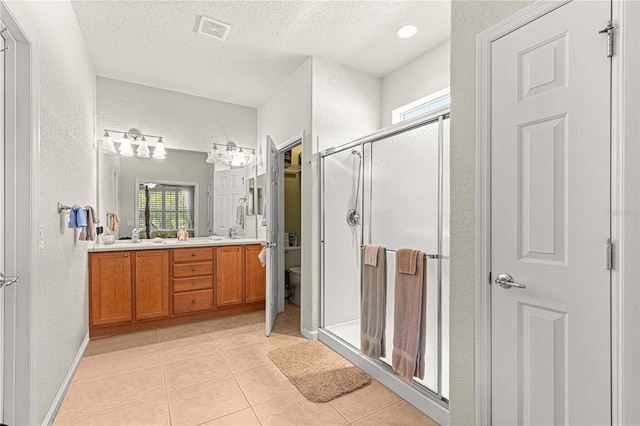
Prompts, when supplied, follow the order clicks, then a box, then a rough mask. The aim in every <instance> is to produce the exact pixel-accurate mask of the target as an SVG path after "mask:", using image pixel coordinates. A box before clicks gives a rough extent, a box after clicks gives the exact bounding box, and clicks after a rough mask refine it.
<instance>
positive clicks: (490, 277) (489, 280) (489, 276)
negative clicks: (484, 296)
mask: <svg viewBox="0 0 640 426" xmlns="http://www.w3.org/2000/svg"><path fill="white" fill-rule="evenodd" d="M489 285H491V271H489Z"/></svg>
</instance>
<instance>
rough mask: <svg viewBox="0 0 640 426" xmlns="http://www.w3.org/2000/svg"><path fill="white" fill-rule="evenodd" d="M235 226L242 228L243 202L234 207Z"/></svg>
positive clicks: (240, 201)
mask: <svg viewBox="0 0 640 426" xmlns="http://www.w3.org/2000/svg"><path fill="white" fill-rule="evenodd" d="M236 225H238V226H244V202H243V201H242V200H239V201H238V205H237V206H236Z"/></svg>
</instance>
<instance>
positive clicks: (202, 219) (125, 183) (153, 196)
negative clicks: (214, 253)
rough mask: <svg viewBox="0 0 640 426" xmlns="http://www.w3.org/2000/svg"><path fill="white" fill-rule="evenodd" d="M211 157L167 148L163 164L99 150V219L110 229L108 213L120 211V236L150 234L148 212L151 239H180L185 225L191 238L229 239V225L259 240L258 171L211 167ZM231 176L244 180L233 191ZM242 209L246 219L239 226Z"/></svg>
mask: <svg viewBox="0 0 640 426" xmlns="http://www.w3.org/2000/svg"><path fill="white" fill-rule="evenodd" d="M206 158H207V154H206V153H204V152H198V151H187V150H179V149H167V157H166V159H164V160H156V159H153V158H139V157H136V156H132V157H124V156H121V155H110V154H104V153H101V152H100V153H99V154H98V184H99V187H98V197H99V205H100V220H101V221H104V223H105V227H106V226H108V225H109V224H108V220H107V214H108V213H109V212H117V213H118V216H119V218H120V223H119V226H118V238H126V237H130V236H131V233H132V230H133V229H134V228H141V231H142V232H141V236H146V229H145V228H146V226H145V224H146V220H145V214H146V213H147V212H148V215H149V219H150V220H149V222H150V234H151V237H154V236H158V237H162V238H176V234H177V230H178V228H180V227H182V226H184V227H187V229H188V231H189V235H190V236H192V237H194V236H195V237H205V236H210V235H214V234H216V235H226V230H227V228H228V227H230V226H235V227H236V228H238V229H239V232H238V234H239V235H244V236H247V237H256V235H257V229H256V227H257V221H256V219H255V211H254V210H255V209H254V206H255V198H253V197H254V194H255V193H256V188H255V182H256V180H255V176H253V173H254V170H255V167H251V166H246V167H240V168H230V167H229V166H228V165H225V164H209V163H207V162H206V161H205V160H206ZM231 175H233V176H239V178H238V179H237V180H238V182H239V184H238V185H237V188H235V189H234V190H233V191H232V192H229V191H227V189H226V187H227V185H226V184H225V180H226V179H227V178H228V176H231ZM240 198H246V200H245V201H244V202H241V201H238V200H239V199H240ZM147 200H148V201H149V202H148V203H147ZM239 202H241V203H243V204H242V205H241V206H240V207H239V206H238V203H239ZM240 209H242V210H243V211H244V217H243V219H242V220H241V221H239V222H238V221H237V214H238V212H239V211H240Z"/></svg>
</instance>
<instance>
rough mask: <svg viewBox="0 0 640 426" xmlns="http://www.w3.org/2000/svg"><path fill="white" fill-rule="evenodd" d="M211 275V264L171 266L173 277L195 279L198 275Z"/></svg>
mask: <svg viewBox="0 0 640 426" xmlns="http://www.w3.org/2000/svg"><path fill="white" fill-rule="evenodd" d="M211 274H213V262H202V263H185V264H182V265H173V277H174V278H184V277H197V276H199V275H211Z"/></svg>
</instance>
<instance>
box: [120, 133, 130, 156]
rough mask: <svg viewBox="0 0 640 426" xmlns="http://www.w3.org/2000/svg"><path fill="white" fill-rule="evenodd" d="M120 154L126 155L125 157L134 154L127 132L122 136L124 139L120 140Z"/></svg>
mask: <svg viewBox="0 0 640 426" xmlns="http://www.w3.org/2000/svg"><path fill="white" fill-rule="evenodd" d="M120 155H124V156H125V157H131V156H132V155H133V148H132V147H131V140H130V139H129V136H127V134H126V133H125V134H124V136H123V137H122V141H121V142H120Z"/></svg>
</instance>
